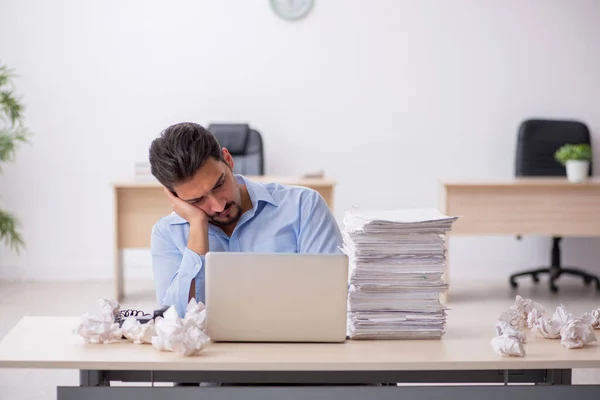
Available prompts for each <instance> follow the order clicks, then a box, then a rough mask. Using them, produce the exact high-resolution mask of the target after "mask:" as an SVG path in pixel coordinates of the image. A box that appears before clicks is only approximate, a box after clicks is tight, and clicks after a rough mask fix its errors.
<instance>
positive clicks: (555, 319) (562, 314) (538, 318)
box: [527, 304, 571, 339]
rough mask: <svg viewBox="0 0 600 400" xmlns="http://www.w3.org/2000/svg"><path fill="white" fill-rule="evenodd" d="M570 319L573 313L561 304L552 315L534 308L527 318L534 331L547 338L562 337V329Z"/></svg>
mask: <svg viewBox="0 0 600 400" xmlns="http://www.w3.org/2000/svg"><path fill="white" fill-rule="evenodd" d="M570 319H571V314H569V313H568V312H567V310H566V309H565V307H564V306H563V305H562V304H561V305H559V306H558V307H556V311H555V312H554V314H553V315H552V317H549V316H548V315H547V314H545V313H541V312H540V311H539V310H537V309H534V310H533V311H532V312H531V313H530V314H529V316H528V318H527V325H528V326H529V327H530V328H531V331H532V332H533V333H537V334H540V335H541V336H543V337H545V338H546V339H560V337H561V335H560V331H561V329H562V328H563V326H565V324H566V323H567V321H569V320H570Z"/></svg>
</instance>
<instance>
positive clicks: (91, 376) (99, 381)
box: [79, 369, 110, 387]
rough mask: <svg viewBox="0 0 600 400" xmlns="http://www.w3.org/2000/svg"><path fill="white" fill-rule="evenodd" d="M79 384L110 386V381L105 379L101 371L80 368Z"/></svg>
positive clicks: (81, 385)
mask: <svg viewBox="0 0 600 400" xmlns="http://www.w3.org/2000/svg"><path fill="white" fill-rule="evenodd" d="M79 386H80V387H92V386H110V382H109V381H108V380H107V379H106V377H105V376H104V373H103V372H102V371H96V370H85V369H82V370H80V371H79Z"/></svg>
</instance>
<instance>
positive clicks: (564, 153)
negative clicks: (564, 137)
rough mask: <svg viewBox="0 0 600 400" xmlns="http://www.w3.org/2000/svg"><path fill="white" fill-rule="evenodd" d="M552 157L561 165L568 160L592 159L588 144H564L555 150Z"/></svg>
mask: <svg viewBox="0 0 600 400" xmlns="http://www.w3.org/2000/svg"><path fill="white" fill-rule="evenodd" d="M554 158H555V159H556V161H558V162H559V163H561V164H562V165H565V164H566V163H567V161H569V160H578V161H589V160H591V159H592V148H591V147H590V145H589V144H565V145H564V146H562V147H561V148H559V149H558V150H556V153H554Z"/></svg>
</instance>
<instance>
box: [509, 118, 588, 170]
mask: <svg viewBox="0 0 600 400" xmlns="http://www.w3.org/2000/svg"><path fill="white" fill-rule="evenodd" d="M567 143H569V144H589V145H591V138H590V131H589V129H588V127H587V126H586V125H585V124H584V123H582V122H579V121H573V120H549V119H529V120H526V121H523V122H522V123H521V126H520V127H519V134H518V138H517V153H516V164H515V175H516V176H565V175H566V169H565V167H564V166H563V165H561V164H560V163H559V162H558V161H556V160H555V159H554V153H555V152H556V150H558V148H560V147H561V146H563V145H564V144H567ZM588 174H589V175H590V176H591V175H592V163H591V162H590V168H589V172H588Z"/></svg>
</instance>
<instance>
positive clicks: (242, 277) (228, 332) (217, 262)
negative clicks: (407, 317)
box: [205, 252, 348, 342]
mask: <svg viewBox="0 0 600 400" xmlns="http://www.w3.org/2000/svg"><path fill="white" fill-rule="evenodd" d="M205 268H206V271H205V274H206V275H205V278H206V281H205V285H206V286H205V287H206V333H207V334H208V336H209V337H210V338H211V340H213V341H228V342H343V341H344V340H345V339H346V321H347V299H348V258H347V256H346V255H345V254H297V253H268V254H266V253H239V252H238V253H236V252H209V253H207V254H206V257H205Z"/></svg>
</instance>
